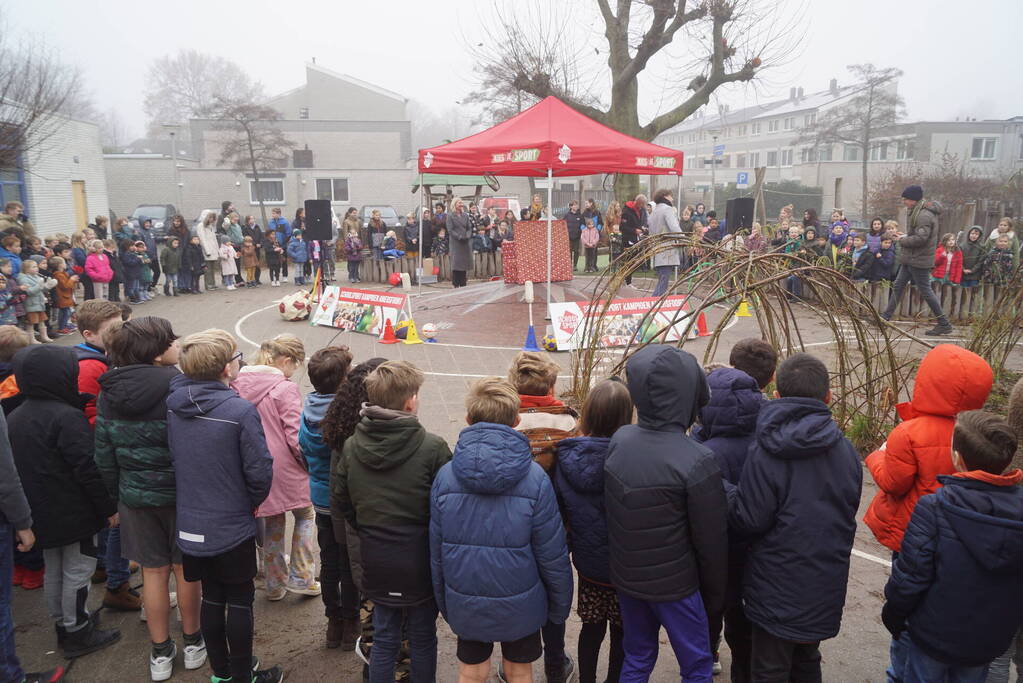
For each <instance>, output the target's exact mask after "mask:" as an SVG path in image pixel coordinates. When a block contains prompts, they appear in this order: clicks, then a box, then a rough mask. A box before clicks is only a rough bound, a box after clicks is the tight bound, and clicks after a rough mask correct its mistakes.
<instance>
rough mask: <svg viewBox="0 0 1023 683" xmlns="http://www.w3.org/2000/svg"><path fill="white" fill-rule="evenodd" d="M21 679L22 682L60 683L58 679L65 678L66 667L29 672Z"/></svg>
mask: <svg viewBox="0 0 1023 683" xmlns="http://www.w3.org/2000/svg"><path fill="white" fill-rule="evenodd" d="M21 680H22V683H58V681H62V680H64V667H62V666H58V667H57V668H56V669H50V670H49V671H36V672H33V673H28V674H25V677H24V678H23V679H21Z"/></svg>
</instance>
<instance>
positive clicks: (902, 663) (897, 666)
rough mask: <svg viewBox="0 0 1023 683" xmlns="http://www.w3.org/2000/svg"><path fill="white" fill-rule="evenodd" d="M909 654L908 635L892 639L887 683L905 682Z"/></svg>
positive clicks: (901, 634)
mask: <svg viewBox="0 0 1023 683" xmlns="http://www.w3.org/2000/svg"><path fill="white" fill-rule="evenodd" d="M893 562H894V560H893ZM908 653H909V634H908V633H906V632H905V631H903V632H902V633H900V634H899V637H898V638H892V642H891V644H890V645H889V646H888V658H889V660H890V661H889V663H888V668H887V669H886V670H885V672H884V673H885V681H887V683H902V681H904V680H906V678H905V674H906V655H907V654H908Z"/></svg>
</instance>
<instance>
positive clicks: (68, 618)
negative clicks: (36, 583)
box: [43, 538, 120, 632]
mask: <svg viewBox="0 0 1023 683" xmlns="http://www.w3.org/2000/svg"><path fill="white" fill-rule="evenodd" d="M118 545H120V543H118ZM95 552H96V547H95V546H94V545H93V541H92V539H91V538H90V539H87V540H84V541H79V542H77V543H71V544H70V545H65V546H62V547H60V548H47V549H45V550H43V559H44V560H45V561H46V578H45V579H44V581H43V593H44V594H45V596H46V605H47V607H49V610H50V616H51V617H54V618H55V619H58V620H59V623H60V624H62V625H63V626H64V628H65V630H67V631H68V632H71V631H77V630H78V629H80V628H83V627H84V626H85V625H86V624H87V623H88V621H89V612H88V610H86V608H85V603H86V601H87V600H88V599H89V581H90V579H91V578H92V573H93V572H94V571H96V556H95V555H94V554H93V553H95Z"/></svg>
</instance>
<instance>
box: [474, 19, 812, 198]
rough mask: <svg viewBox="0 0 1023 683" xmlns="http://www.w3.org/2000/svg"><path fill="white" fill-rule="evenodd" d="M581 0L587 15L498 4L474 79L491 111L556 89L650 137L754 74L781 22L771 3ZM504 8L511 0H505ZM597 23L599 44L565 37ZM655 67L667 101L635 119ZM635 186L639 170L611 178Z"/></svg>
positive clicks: (602, 117) (586, 109)
mask: <svg viewBox="0 0 1023 683" xmlns="http://www.w3.org/2000/svg"><path fill="white" fill-rule="evenodd" d="M591 2H592V5H590V3H591ZM586 4H587V6H590V7H592V8H593V10H592V11H589V10H588V11H587V13H586V15H585V16H568V15H563V16H556V17H553V18H552V17H551V16H550V14H551V13H552V12H555V13H556V12H557V11H559V10H558V9H557V8H556V7H555V8H553V9H552V6H550V5H544V6H543V7H540V6H539V5H537V6H536V8H535V9H534V10H532V11H528V10H519V8H520V7H523V6H525V3H517V4H516V5H515V6H514V7H515V9H508V10H507V11H504V10H501V9H498V11H497V19H496V22H495V25H494V26H491V27H488V28H487V29H486V35H485V40H484V41H483V42H482V43H480V44H479V45H478V46H477V49H476V50H475V52H476V60H477V64H478V66H477V76H478V78H479V80H480V82H481V85H483V87H484V88H485V89H486V91H487V95H488V97H489V98H490V99H492V101H494V102H495V103H496V107H495V112H494V113H495V114H504V113H507V112H509V111H512V110H513V109H514V108H518V109H521V108H522V104H523V102H522V99H523V98H526V99H527V101H526V102H525V103H524V104H525V105H527V106H528V105H530V104H532V103H533V102H535V101H536V100H537V99H542V98H544V97H547V96H550V95H554V96H556V97H558V98H559V99H561V100H562V101H564V102H565V103H566V104H568V105H569V106H571V107H573V108H574V109H576V110H577V111H579V112H581V113H583V114H585V115H587V116H589V117H590V118H592V119H595V120H597V121H600V122H601V123H604V124H605V125H608V126H610V127H611V128H614V129H615V130H618V131H621V132H623V133H626V134H628V135H632V136H634V137H637V138H640V139H643V140H653V139H654V138H655V137H656V136H657V135H658V134H660V133H662V132H663V131H665V130H667V129H669V128H671V127H673V126H675V125H678V124H679V123H681V122H682V121H684V120H685V119H686V118H687V117H688V116H690V115H691V114H692V113H693V112H695V111H696V110H697V109H699V108H700V107H702V106H703V105H705V104H707V102H708V101H709V100H710V98H711V95H713V94H714V92H715V91H716V90H717V89H718V88H720V87H722V86H724V85H726V84H729V83H736V82H746V81H750V80H752V79H753V78H754V77H755V76H757V74H759V73H760V71H761V70H762V69H763V67H764V66H765V65H766V64H767V62H768V60H769V59H770V58H771V55H772V54H773V52H774V48H775V45H776V44H777V41H778V40H779V37H780V36H779V35H777V34H775V32H774V31H775V27H776V26H777V25H778V22H776V21H774V20H773V16H772V13H773V12H775V7H774V5H776V4H777V3H763V2H754V0H702V1H698V2H687V1H686V0H617V2H616V3H612V0H587V3H586ZM612 4H615V7H613V8H612ZM506 7H508V8H511V7H512V5H511V4H510V3H506ZM562 7H564V6H562ZM517 11H518V13H516V12H517ZM564 11H568V10H564ZM523 12H525V16H524V17H523V16H522V13H523ZM594 25H596V26H599V27H600V28H601V29H602V35H603V41H602V42H601V43H600V44H596V45H595V44H592V43H588V42H587V41H586V40H583V39H574V37H573V36H571V35H566V33H567V32H569V31H571V30H572V27H580V26H581V27H584V28H583V29H582V30H588V28H589V27H590V26H594ZM784 28H785V31H786V39H787V40H791V41H796V40H798V36H795V37H794V36H793V31H792V26H785V27H784ZM598 30H600V29H598ZM676 39H680V40H677V41H676ZM495 46H496V49H495ZM600 61H603V63H602V64H601V63H599V62H600ZM652 65H656V67H657V68H654V69H652V68H651V66H652ZM658 73H660V74H661V75H662V76H663V84H662V85H663V87H662V88H661V90H662V92H661V93H660V95H659V98H660V99H661V101H663V102H670V103H671V105H670V106H669V108H668V109H667V111H663V112H660V113H658V114H657V115H655V116H653V118H651V119H650V120H649V121H647V122H646V123H642V122H641V121H640V108H641V103H642V102H644V101H650V100H652V101H655V102H656V100H657V99H658V98H657V97H653V98H651V97H647V98H645V99H641V97H640V88H639V86H640V80H641V76H643V77H644V78H651V77H652V78H657V75H658ZM651 74H653V75H652V76H651ZM664 74H667V75H666V76H665V75H664ZM606 83H610V90H609V92H607V93H606V94H607V95H608V100H609V101H608V103H607V104H606V105H602V104H601V98H600V97H599V96H598V95H597V94H595V93H600V94H605V93H604V84H606ZM638 185H639V180H638V177H637V176H623V177H622V178H620V179H619V181H618V187H617V190H618V194H619V196H620V197H621V196H626V195H630V194H634V193H635V191H636V189H637V188H638Z"/></svg>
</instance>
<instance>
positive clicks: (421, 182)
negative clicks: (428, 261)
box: [416, 173, 423, 296]
mask: <svg viewBox="0 0 1023 683" xmlns="http://www.w3.org/2000/svg"><path fill="white" fill-rule="evenodd" d="M418 246H419V257H418V259H417V260H418V261H419V268H418V273H417V274H416V279H417V280H418V281H419V296H422V295H423V174H422V173H420V174H419V245H418Z"/></svg>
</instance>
